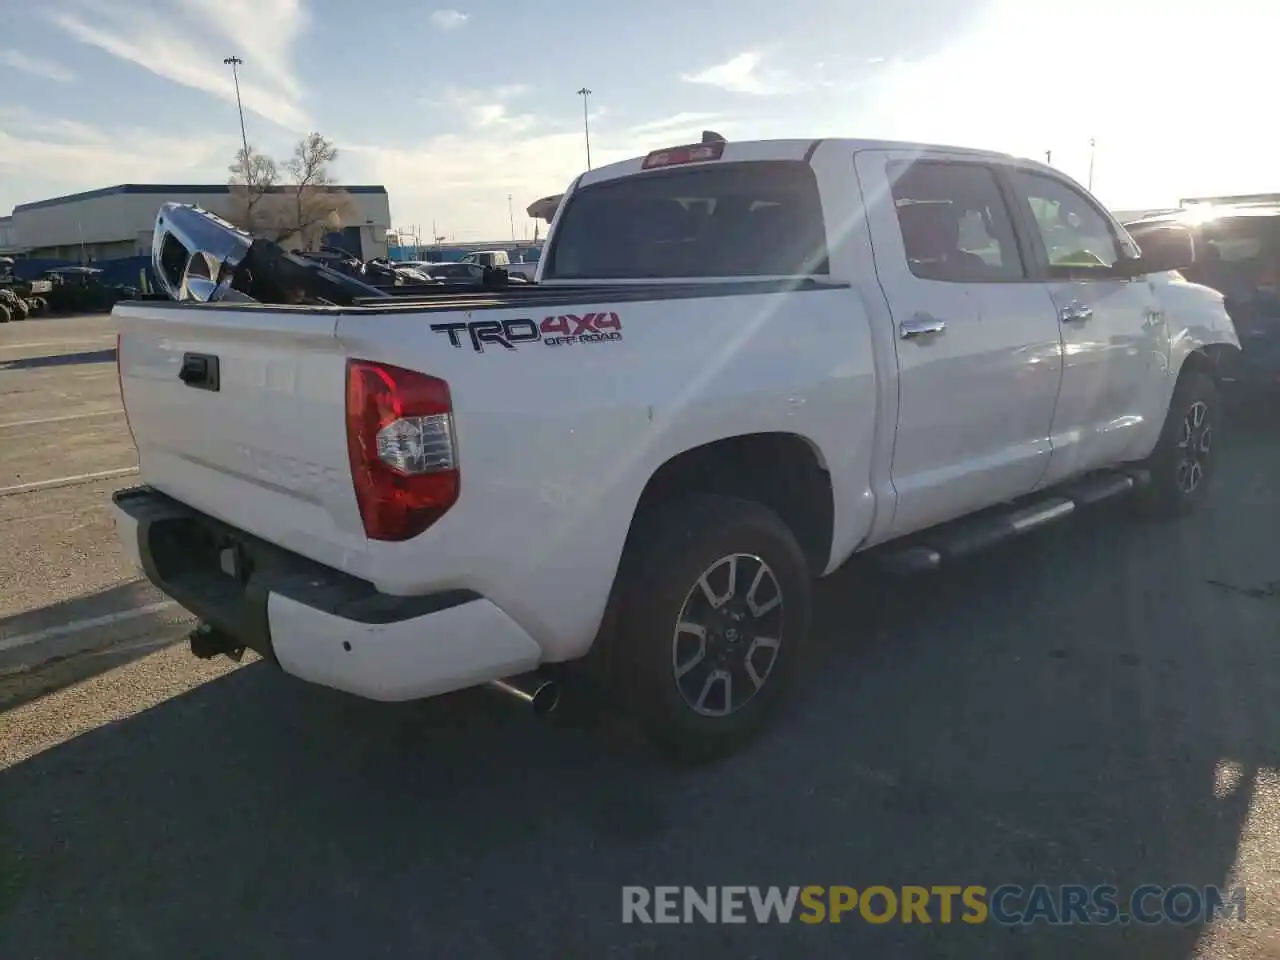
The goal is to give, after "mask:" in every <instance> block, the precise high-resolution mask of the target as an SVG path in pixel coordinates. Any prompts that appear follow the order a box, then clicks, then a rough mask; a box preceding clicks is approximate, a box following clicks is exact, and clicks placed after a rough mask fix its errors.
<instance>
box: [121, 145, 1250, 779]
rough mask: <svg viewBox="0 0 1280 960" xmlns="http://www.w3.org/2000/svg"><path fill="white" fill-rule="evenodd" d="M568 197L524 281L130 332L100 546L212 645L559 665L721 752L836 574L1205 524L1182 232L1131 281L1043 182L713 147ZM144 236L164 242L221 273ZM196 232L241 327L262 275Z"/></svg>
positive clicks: (179, 237)
mask: <svg viewBox="0 0 1280 960" xmlns="http://www.w3.org/2000/svg"><path fill="white" fill-rule="evenodd" d="M563 203H564V207H563V209H562V210H561V212H560V215H559V216H558V218H557V221H556V224H555V225H554V226H553V228H552V233H551V236H550V237H549V238H548V241H547V245H546V248H545V254H544V260H543V263H542V268H541V274H540V281H541V282H540V283H538V284H531V285H526V286H523V287H512V288H510V289H506V290H502V289H489V290H484V291H477V292H474V293H459V292H457V291H456V290H441V291H439V292H438V293H430V292H428V293H417V294H415V295H413V296H410V297H397V296H395V295H394V293H393V292H390V291H382V292H375V295H372V296H369V295H363V294H360V293H359V292H358V291H353V292H352V294H351V295H350V296H349V297H348V296H345V295H342V291H341V290H336V289H335V288H334V286H333V285H332V284H330V285H329V286H326V287H323V288H321V290H320V292H318V293H315V294H313V295H308V294H307V293H306V290H305V289H304V287H305V284H304V283H303V281H302V280H301V279H299V280H298V283H297V285H296V287H293V288H291V289H295V290H297V291H300V292H298V293H296V294H291V296H295V295H296V296H297V297H298V299H297V300H291V301H290V304H291V305H287V306H279V305H276V304H275V303H274V302H259V303H245V302H241V303H227V304H222V305H218V304H212V305H211V304H205V303H187V304H179V305H177V306H170V307H167V308H165V309H159V308H156V307H150V306H147V305H143V304H124V305H121V306H120V307H118V308H117V309H116V311H115V315H116V319H117V323H118V326H119V330H120V348H119V352H118V357H119V368H120V382H121V390H122V394H123V400H124V407H125V410H126V412H127V414H128V417H129V423H130V426H131V428H132V432H133V435H134V437H135V439H136V443H137V448H138V462H139V467H140V472H141V481H142V483H143V486H140V487H136V488H134V489H131V490H127V491H122V492H119V493H117V494H115V496H114V511H115V519H116V523H117V525H118V529H119V534H120V538H121V541H122V543H123V545H124V548H125V550H126V551H127V553H128V555H129V556H130V557H131V558H132V559H133V561H134V562H135V563H137V564H138V565H139V566H140V568H141V569H142V570H143V571H145V573H146V575H147V576H148V577H149V578H150V580H151V581H152V582H153V583H155V584H156V585H157V586H158V587H159V588H160V589H161V590H163V591H164V592H165V593H167V594H169V595H170V596H172V597H174V598H175V599H177V600H178V601H179V602H180V603H182V604H183V605H185V606H186V607H187V608H189V609H190V610H192V611H193V612H194V613H196V614H197V615H198V616H199V617H200V618H201V619H202V621H203V625H202V627H201V628H200V629H199V630H197V631H196V632H195V633H193V635H192V638H191V645H192V649H193V651H194V652H195V653H197V654H198V655H201V656H214V655H218V654H221V653H227V654H229V655H233V656H238V655H239V654H240V653H241V652H243V650H244V649H245V648H252V649H255V650H257V651H259V652H260V653H262V655H263V656H264V657H265V658H266V659H267V660H268V661H270V662H271V663H273V664H276V665H278V666H279V667H280V668H282V669H283V670H285V671H286V672H288V673H290V674H293V675H295V676H297V677H301V678H303V679H305V680H308V681H312V682H314V683H318V684H323V685H326V686H329V687H334V688H337V689H340V690H345V691H349V692H351V693H354V694H357V695H360V696H363V697H369V698H373V699H376V700H406V699H411V698H419V697H427V696H432V695H434V694H440V693H444V692H446V691H450V690H455V689H458V688H462V687H469V686H472V685H477V684H482V683H486V682H488V683H491V684H493V685H494V686H495V687H496V688H497V689H500V690H503V691H505V692H507V693H512V694H514V695H516V696H518V697H520V698H521V699H524V700H526V701H530V702H532V703H533V704H534V707H535V709H537V708H539V707H540V706H546V705H549V704H551V703H553V702H554V694H553V693H549V692H548V691H554V689H555V688H554V686H552V685H551V683H552V682H554V680H553V679H550V678H555V677H557V676H558V675H559V676H563V675H566V674H565V673H564V672H560V671H557V670H556V669H555V668H557V667H560V666H563V665H566V664H569V663H577V664H578V665H579V666H580V667H581V668H582V669H581V671H568V672H567V675H569V676H573V675H575V674H582V673H585V674H590V675H593V676H595V677H596V678H597V679H598V680H599V681H600V682H602V683H604V684H606V685H607V687H608V688H609V689H610V690H611V691H613V698H612V700H611V702H613V703H615V704H617V705H618V707H619V708H620V709H625V710H628V711H629V712H630V713H631V714H632V715H633V716H634V717H636V718H637V719H638V720H639V721H640V723H641V724H642V725H643V727H644V729H645V730H646V731H647V732H648V733H649V734H650V736H651V737H652V738H653V739H654V740H655V742H657V743H659V744H661V745H662V746H663V747H665V748H667V749H669V750H671V751H672V752H673V753H675V754H677V755H679V756H695V757H705V756H710V755H716V754H720V753H722V752H724V751H726V750H728V749H731V748H732V747H734V746H735V745H737V744H739V743H741V742H742V741H743V739H744V738H746V737H747V736H748V735H750V734H751V733H752V732H753V731H755V730H757V729H758V728H759V727H760V726H761V725H762V724H763V723H764V722H765V720H766V719H767V718H768V717H769V715H770V714H771V712H772V710H773V708H775V707H776V706H777V705H778V704H779V702H781V700H782V698H783V697H784V695H785V694H786V692H787V691H788V689H789V687H790V686H791V684H792V682H793V681H794V680H795V679H796V675H797V671H798V668H799V667H800V665H801V663H802V662H803V660H804V657H805V654H806V652H807V647H808V644H809V636H808V634H809V625H810V617H811V590H812V582H813V580H814V578H817V577H822V576H825V575H827V574H830V573H831V572H833V571H834V570H836V569H837V568H838V567H840V566H841V565H842V564H843V563H844V562H845V561H846V560H847V559H848V558H850V557H851V556H852V555H854V554H857V553H866V552H869V551H874V555H875V556H876V557H878V559H879V560H880V561H881V562H882V563H884V564H886V565H888V566H889V567H891V568H892V569H895V570H898V571H901V572H924V571H927V570H930V569H933V568H935V567H937V566H939V565H941V564H945V563H948V562H950V561H952V560H956V559H959V558H961V557H963V556H965V555H966V554H968V553H970V552H972V551H974V550H976V549H979V548H981V547H984V546H987V545H989V544H991V543H993V542H996V541H999V540H1002V539H1006V538H1010V537H1014V536H1017V535H1020V534H1025V533H1027V532H1029V531H1031V530H1035V529H1038V528H1041V527H1043V526H1045V525H1047V524H1049V523H1052V522H1054V521H1057V520H1060V519H1062V518H1065V517H1067V516H1069V515H1071V514H1073V513H1074V512H1077V511H1079V510H1082V509H1084V508H1086V507H1087V506H1088V505H1090V504H1092V503H1094V502H1096V501H1099V500H1102V499H1106V498H1109V497H1113V496H1122V495H1130V496H1132V497H1133V498H1135V499H1134V503H1135V506H1137V507H1139V508H1141V509H1142V510H1143V511H1145V512H1147V513H1150V514H1152V515H1154V516H1163V517H1176V516H1180V515H1182V514H1185V513H1187V512H1188V511H1191V510H1193V509H1195V508H1196V507H1197V506H1198V505H1200V504H1201V503H1202V502H1203V500H1204V497H1205V494H1206V491H1207V489H1208V486H1209V483H1210V481H1211V479H1212V477H1213V472H1214V471H1213V467H1214V463H1215V460H1216V457H1217V452H1218V445H1217V444H1216V443H1215V442H1214V439H1215V437H1216V436H1217V431H1218V428H1219V426H1220V418H1221V416H1222V411H1221V409H1220V407H1219V404H1218V393H1217V387H1216V382H1217V378H1218V375H1219V371H1220V369H1221V365H1222V363H1223V362H1224V360H1229V359H1230V358H1231V357H1232V356H1233V355H1234V354H1235V352H1236V351H1237V350H1238V349H1239V341H1238V339H1237V337H1236V334H1235V331H1234V329H1233V327H1232V323H1231V320H1230V318H1229V317H1228V315H1227V312H1226V310H1225V309H1224V306H1223V298H1222V296H1221V294H1219V293H1217V292H1215V291H1213V290H1210V289H1208V288H1206V287H1203V286H1200V285H1197V284H1193V283H1189V282H1187V281H1186V280H1184V279H1182V278H1181V277H1179V276H1177V275H1176V274H1175V273H1173V272H1172V271H1174V270H1176V269H1181V268H1186V267H1188V266H1191V265H1192V263H1193V254H1192V245H1191V241H1190V237H1189V236H1188V235H1187V234H1186V233H1185V232H1184V231H1180V230H1178V229H1176V228H1170V229H1168V230H1166V231H1164V232H1163V233H1162V235H1161V236H1160V237H1159V238H1152V242H1149V243H1148V244H1147V246H1145V247H1144V248H1143V250H1142V252H1141V253H1139V250H1138V248H1137V247H1136V246H1135V245H1134V243H1133V241H1132V240H1131V239H1130V238H1129V236H1128V235H1127V234H1126V233H1125V231H1124V230H1123V229H1122V228H1121V227H1120V225H1119V224H1118V223H1117V222H1116V221H1115V220H1114V218H1113V217H1112V216H1111V215H1110V214H1108V213H1107V211H1106V210H1105V209H1103V208H1102V207H1101V206H1100V205H1099V204H1098V203H1097V202H1096V201H1095V200H1094V199H1093V198H1092V197H1091V196H1090V195H1089V194H1088V193H1087V192H1086V191H1084V190H1083V189H1082V188H1081V187H1079V186H1078V185H1077V184H1076V183H1075V182H1073V181H1072V180H1070V179H1068V178H1067V177H1065V176H1063V175H1062V174H1061V173H1060V172H1058V171H1057V170H1054V169H1052V168H1050V167H1047V166H1045V165H1043V164H1039V163H1035V162H1032V161H1028V160H1019V159H1015V158H1013V157H1009V156H1006V155H1003V154H998V153H990V152H982V151H975V150H964V149H958V148H948V147H930V146H920V145H907V144H898V143H888V142H878V141H859V140H840V139H818V140H787V141H771V142H755V143H751V142H744V143H728V144H726V143H724V142H723V141H722V140H719V141H715V142H710V143H700V144H691V145H687V146H678V147H673V148H670V149H666V150H661V151H657V152H655V153H653V154H650V155H649V156H647V157H643V158H637V159H633V160H627V161H624V162H621V163H614V164H610V165H608V166H604V167H599V168H597V169H594V170H591V171H589V172H587V173H585V174H583V175H582V176H580V177H579V178H578V179H577V180H576V181H575V183H574V184H573V186H572V187H571V188H570V190H569V191H568V192H567V193H566V194H565V197H564V201H563ZM165 217H166V213H165V211H163V210H162V212H161V221H160V222H159V223H158V225H157V243H156V244H155V247H156V249H162V248H163V247H166V246H170V245H172V246H173V247H174V248H175V249H177V250H179V251H187V252H193V253H195V254H197V256H195V257H194V258H193V260H194V261H195V262H197V263H200V262H204V261H203V260H202V258H201V257H200V256H198V254H199V253H200V249H197V250H195V251H191V249H190V247H189V246H188V244H189V243H190V242H191V241H190V240H189V236H196V235H197V234H198V231H195V230H192V231H189V232H186V233H181V234H173V235H164V232H165V231H172V230H174V229H175V228H174V223H173V218H172V217H171V218H169V220H165ZM184 238H187V239H184ZM161 241H163V242H161ZM201 242H206V241H201ZM207 242H208V243H209V244H210V251H211V253H216V257H217V261H218V262H219V263H224V264H225V269H226V270H227V273H228V275H229V276H234V277H236V278H237V280H236V283H237V284H239V285H238V286H236V287H234V292H235V296H236V298H237V299H239V298H242V297H254V296H255V294H258V295H261V293H262V292H263V291H266V292H270V291H271V290H273V289H276V288H278V287H279V286H280V285H279V284H276V283H273V282H267V281H269V279H270V278H267V280H266V281H264V275H265V274H267V273H269V268H270V263H271V262H273V261H272V260H271V259H270V258H269V257H268V256H266V254H265V253H263V252H262V251H265V250H266V248H263V247H259V245H258V244H255V245H254V246H253V247H251V248H247V249H246V248H243V242H242V241H235V242H234V243H233V242H232V241H225V242H223V241H214V240H210V241H207ZM237 243H239V244H240V245H241V247H242V249H240V250H239V251H238V252H234V253H232V252H231V248H232V247H234V246H235V245H236V244H237ZM201 249H203V248H201ZM268 252H269V251H268ZM255 258H260V259H258V260H255ZM250 261H253V264H254V266H253V269H245V264H246V263H249V262H250ZM170 262H171V263H172V264H180V263H182V262H184V260H183V256H182V255H181V254H178V255H175V256H173V257H171V258H170ZM281 262H282V263H283V262H284V261H281ZM157 273H159V274H161V275H162V282H163V283H164V284H165V286H166V289H169V290H171V291H173V292H174V293H175V295H178V296H185V295H186V294H184V291H188V290H191V289H193V288H192V285H191V284H190V283H189V282H188V279H187V277H186V276H185V275H184V274H183V272H182V271H181V270H180V269H177V270H170V271H169V272H168V273H165V272H164V271H163V270H162V269H161V265H160V264H159V263H158V264H157ZM321 281H324V282H325V283H328V281H327V280H326V279H325V278H322V277H321V278H317V280H316V282H317V283H319V282H321ZM213 293H214V294H217V295H224V294H225V295H227V296H230V295H231V292H230V291H227V290H224V288H221V287H219V288H217V289H216V290H214V291H213ZM196 294H197V295H199V296H201V297H207V296H209V295H210V294H209V292H208V289H207V288H199V289H197V290H196ZM308 296H310V299H308ZM282 331H287V333H288V335H287V336H282V333H281V332H282ZM1117 344H1120V345H1123V348H1122V349H1118V348H1117V347H1116V346H1115V345H1117ZM166 370H170V371H174V373H172V374H165V373H164V371H166ZM263 371H268V372H269V373H270V375H269V376H264V375H263ZM220 377H221V378H223V379H222V380H220V379H219V378H220ZM220 384H222V385H226V386H228V389H226V390H223V389H221V386H220ZM232 384H234V389H230V386H231V385H232ZM957 642H963V638H959V637H958V638H957Z"/></svg>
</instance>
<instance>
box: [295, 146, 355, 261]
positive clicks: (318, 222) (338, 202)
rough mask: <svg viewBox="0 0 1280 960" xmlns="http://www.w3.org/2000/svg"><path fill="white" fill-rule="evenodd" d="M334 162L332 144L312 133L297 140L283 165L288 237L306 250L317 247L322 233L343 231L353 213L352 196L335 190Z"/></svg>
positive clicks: (335, 148)
mask: <svg viewBox="0 0 1280 960" xmlns="http://www.w3.org/2000/svg"><path fill="white" fill-rule="evenodd" d="M337 159H338V148H337V147H336V146H334V144H333V141H331V140H328V139H326V138H325V137H324V136H322V135H321V134H319V133H316V132H314V131H313V132H311V133H309V134H307V135H306V136H305V137H303V138H302V139H301V140H299V141H298V144H297V146H295V147H294V150H293V156H292V157H290V158H289V159H288V161H286V162H285V164H284V169H285V171H286V173H288V175H289V180H290V188H289V192H290V194H291V200H292V210H291V211H290V217H289V226H290V227H291V228H292V229H291V234H292V235H294V236H296V238H297V240H298V242H299V243H301V244H302V245H303V247H305V248H307V249H314V248H315V247H317V246H319V245H320V242H321V241H322V240H323V239H324V236H325V234H327V233H329V232H331V231H336V230H340V229H342V226H343V223H344V222H345V221H346V220H348V219H349V218H350V217H351V215H352V213H353V212H354V204H353V203H352V200H351V197H350V196H349V195H348V194H347V193H346V191H344V190H340V189H337V188H336V187H335V183H336V181H335V179H334V177H333V174H332V170H331V165H332V164H333V163H334V162H335V161H336V160H337Z"/></svg>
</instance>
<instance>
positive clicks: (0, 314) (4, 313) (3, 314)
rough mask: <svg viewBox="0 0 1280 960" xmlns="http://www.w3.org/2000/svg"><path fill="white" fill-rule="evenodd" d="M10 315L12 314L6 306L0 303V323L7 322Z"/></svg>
mask: <svg viewBox="0 0 1280 960" xmlns="http://www.w3.org/2000/svg"><path fill="white" fill-rule="evenodd" d="M11 317H12V314H11V313H9V308H8V306H6V305H5V304H3V303H0V323H8V322H9V320H10V318H11Z"/></svg>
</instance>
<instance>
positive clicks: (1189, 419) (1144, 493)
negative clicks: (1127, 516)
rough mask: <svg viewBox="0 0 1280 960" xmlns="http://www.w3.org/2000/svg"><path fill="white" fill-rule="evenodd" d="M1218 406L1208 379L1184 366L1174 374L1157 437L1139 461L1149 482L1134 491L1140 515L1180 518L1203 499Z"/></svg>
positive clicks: (1213, 451) (1210, 473) (1215, 391)
mask: <svg viewBox="0 0 1280 960" xmlns="http://www.w3.org/2000/svg"><path fill="white" fill-rule="evenodd" d="M1221 409H1222V408H1221V404H1220V402H1219V399H1218V389H1217V386H1216V385H1215V384H1214V382H1213V379H1212V378H1211V377H1209V376H1207V375H1206V374H1203V373H1201V372H1199V371H1195V370H1189V371H1186V372H1185V373H1183V374H1182V375H1181V376H1180V377H1179V378H1178V385H1177V386H1176V387H1175V388H1174V391H1173V399H1172V400H1171V401H1170V403H1169V412H1168V414H1167V416H1166V417H1165V421H1164V428H1163V429H1162V430H1161V433H1160V439H1159V441H1158V442H1157V443H1156V448H1155V450H1154V451H1153V452H1152V454H1151V456H1150V457H1148V458H1147V459H1146V461H1144V463H1143V466H1144V467H1145V468H1146V469H1147V470H1148V471H1150V473H1151V482H1150V483H1149V484H1147V486H1145V487H1143V489H1142V490H1141V491H1140V492H1139V493H1138V497H1137V506H1138V509H1139V511H1140V512H1141V513H1142V514H1144V515H1145V516H1148V517H1152V518H1155V519H1172V518H1174V517H1181V516H1185V515H1186V514H1188V513H1190V512H1191V511H1192V510H1194V509H1195V508H1196V507H1198V506H1199V505H1200V503H1201V502H1202V501H1203V500H1204V498H1205V495H1206V493H1207V491H1208V488H1209V481H1210V480H1211V479H1212V477H1213V465H1214V459H1215V454H1216V449H1215V447H1216V443H1217V439H1218V433H1219V429H1218V422H1219V417H1220V415H1221Z"/></svg>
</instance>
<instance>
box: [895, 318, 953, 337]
mask: <svg viewBox="0 0 1280 960" xmlns="http://www.w3.org/2000/svg"><path fill="white" fill-rule="evenodd" d="M946 329H947V324H946V322H945V321H943V320H939V319H937V318H936V317H930V316H928V315H927V314H917V315H916V316H914V317H912V318H911V319H910V320H903V321H902V323H900V324H898V336H899V337H901V338H902V339H903V340H916V339H920V338H925V337H931V336H933V335H935V334H939V333H942V332H943V331H945V330H946Z"/></svg>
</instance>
